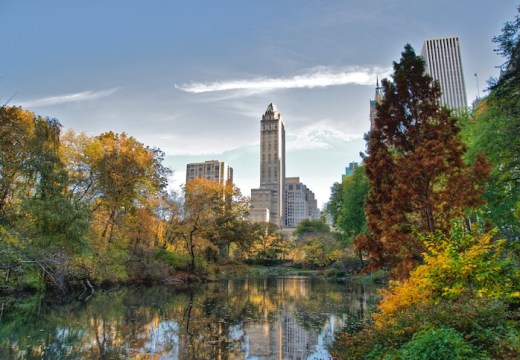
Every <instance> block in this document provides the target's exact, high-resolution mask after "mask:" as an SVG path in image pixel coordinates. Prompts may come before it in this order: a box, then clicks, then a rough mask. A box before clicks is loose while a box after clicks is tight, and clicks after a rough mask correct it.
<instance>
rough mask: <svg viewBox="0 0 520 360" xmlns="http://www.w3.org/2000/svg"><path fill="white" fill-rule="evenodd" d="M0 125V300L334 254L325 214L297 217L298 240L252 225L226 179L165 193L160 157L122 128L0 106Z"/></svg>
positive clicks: (169, 280) (308, 261) (317, 263)
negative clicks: (71, 125) (65, 124)
mask: <svg viewBox="0 0 520 360" xmlns="http://www.w3.org/2000/svg"><path fill="white" fill-rule="evenodd" d="M0 124H1V126H0V243H1V245H2V246H1V248H0V279H1V281H0V294H1V295H13V294H29V293H35V292H43V291H48V290H51V291H55V290H58V291H59V292H61V293H63V294H68V295H70V294H78V293H80V294H81V297H88V296H90V295H92V294H93V293H94V292H95V289H96V288H99V287H107V286H108V287H117V286H120V285H121V284H154V283H163V284H177V283H181V282H193V281H201V280H211V279H216V278H217V276H219V275H221V273H222V272H226V271H228V270H229V271H231V270H233V269H234V268H237V269H243V268H244V266H243V264H244V263H249V264H261V265H272V264H277V265H280V264H282V263H284V262H287V260H290V261H293V260H294V261H295V262H297V263H298V264H299V265H300V266H303V267H311V268H321V267H324V266H327V265H330V264H331V263H333V262H334V261H335V260H336V259H337V257H338V254H339V252H340V250H339V247H338V243H337V241H336V238H335V236H334V235H333V234H332V233H331V232H330V229H329V228H328V226H327V225H326V224H325V223H324V222H323V220H318V221H307V222H304V223H302V224H301V225H300V227H301V229H300V230H298V231H299V232H298V233H299V234H300V236H299V237H298V239H297V240H291V239H289V235H288V234H287V233H283V232H280V229H278V227H277V226H275V225H273V224H270V223H264V224H252V223H251V222H250V220H249V216H248V215H249V207H250V203H249V199H248V198H247V197H245V196H243V195H242V194H241V192H240V190H239V189H238V188H237V187H236V186H234V185H233V184H225V185H223V184H220V183H218V182H216V181H211V180H208V179H200V178H196V179H194V180H191V181H189V182H188V183H186V184H185V185H184V186H183V187H182V189H181V190H180V191H172V190H171V189H170V190H169V189H168V186H167V185H168V183H167V180H168V177H169V176H170V175H171V173H172V171H171V170H170V169H169V168H167V167H166V166H164V165H163V161H164V153H163V152H162V151H161V150H159V149H156V148H151V147H148V146H146V145H144V144H142V143H140V142H139V141H138V140H137V139H135V138H134V137H132V136H130V135H128V134H126V133H121V134H116V133H114V132H111V131H109V132H106V133H103V134H100V135H97V136H88V135H86V134H84V133H77V132H75V131H74V130H72V129H69V130H67V131H63V129H62V126H61V125H60V123H59V122H58V120H56V119H49V118H46V117H43V116H38V115H35V114H34V113H32V112H30V111H27V110H24V109H22V108H21V107H14V106H6V105H4V106H2V107H0ZM304 234H306V235H305V236H304ZM219 273H220V274H219Z"/></svg>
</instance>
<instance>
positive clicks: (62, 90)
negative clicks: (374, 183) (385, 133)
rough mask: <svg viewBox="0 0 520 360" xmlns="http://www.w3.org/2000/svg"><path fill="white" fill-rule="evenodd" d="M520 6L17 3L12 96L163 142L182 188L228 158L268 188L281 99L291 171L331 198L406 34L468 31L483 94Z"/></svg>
mask: <svg viewBox="0 0 520 360" xmlns="http://www.w3.org/2000/svg"><path fill="white" fill-rule="evenodd" d="M516 5H517V3H516V2H513V1H502V2H498V3H497V2H488V1H484V0H480V1H460V2H456V3H453V2H448V1H447V0H446V1H444V0H443V1H435V2H433V1H426V2H421V3H418V4H415V3H412V2H409V1H395V2H391V3H387V2H384V1H382V0H380V1H375V2H371V3H366V4H365V3H364V2H361V1H348V2H343V1H332V2H328V3H319V2H310V1H309V2H296V1H288V2H284V3H278V2H274V1H273V2H270V1H266V2H261V3H260V2H259V3H250V2H248V3H243V2H239V1H236V2H235V1H232V2H229V3H226V5H225V6H223V5H221V4H214V3H211V2H204V1H201V2H198V3H194V4H192V3H189V4H188V3H186V4H172V3H169V2H166V1H157V2H154V4H153V5H150V4H144V3H141V4H140V3H138V2H130V3H129V2H126V1H124V2H123V1H113V2H110V3H105V2H98V1H93V2H89V3H88V4H86V3H85V4H73V3H70V2H65V1H51V2H45V3H41V2H37V1H25V2H19V1H14V0H7V1H3V2H2V3H1V4H0V11H1V12H2V14H5V15H6V16H4V18H3V20H2V22H1V24H0V29H1V30H2V33H4V34H6V36H5V39H4V44H3V47H4V49H8V51H4V53H3V56H2V57H1V58H0V102H1V103H2V104H9V105H21V106H23V107H24V108H27V109H29V110H31V111H34V112H35V113H37V114H41V115H44V116H49V117H54V118H57V119H58V120H59V121H60V122H61V123H62V124H63V126H64V128H72V129H74V130H76V131H85V132H86V133H87V134H89V135H97V134H100V133H102V132H105V131H109V130H112V131H114V132H119V133H121V132H126V133H127V134H129V135H131V136H133V137H135V138H137V139H138V140H139V141H141V142H143V143H144V144H146V145H148V146H151V147H159V148H161V149H162V150H163V151H165V152H166V160H165V165H167V166H170V167H171V168H173V169H174V170H175V174H174V177H173V178H172V179H171V187H172V188H175V189H178V187H179V185H180V184H182V183H184V180H185V178H186V174H185V169H186V164H188V163H194V162H200V161H204V160H207V159H219V160H220V161H225V162H226V163H228V164H230V165H231V166H233V168H234V170H235V182H236V183H237V185H238V186H239V187H240V188H241V190H242V193H243V194H249V190H250V189H251V188H254V187H256V186H258V179H259V177H260V174H259V163H258V159H259V146H258V145H259V139H258V118H259V116H261V114H262V113H263V111H264V110H265V105H266V104H269V103H271V102H273V103H275V104H277V105H278V106H279V107H280V108H281V109H283V114H284V121H285V124H286V129H287V155H286V156H287V169H286V176H287V177H292V176H299V177H300V178H301V180H302V182H304V183H305V184H306V185H308V186H309V188H311V189H312V190H313V191H314V192H315V193H316V197H317V199H318V201H319V203H320V205H322V204H323V203H324V202H326V201H327V200H328V195H329V189H330V186H331V185H332V184H333V183H334V182H337V181H341V174H342V172H343V170H344V168H345V166H347V164H348V163H350V162H353V161H359V155H358V154H359V152H360V151H363V150H364V149H365V144H364V140H363V134H364V133H365V132H367V131H368V129H369V126H370V124H369V121H368V118H369V108H368V102H369V99H371V98H372V97H373V94H374V87H375V83H376V78H377V77H378V76H379V79H382V78H383V77H386V76H388V74H389V71H390V69H391V65H392V61H398V60H399V57H400V53H401V51H402V50H403V47H404V45H405V44H406V43H410V44H411V45H412V46H413V47H414V48H415V50H416V52H417V53H419V52H420V50H421V45H422V43H423V41H424V40H425V39H430V38H437V37H445V36H458V37H459V39H460V49H461V57H462V65H463V68H464V72H465V75H466V77H465V82H466V90H467V98H468V99H467V100H468V103H471V101H472V100H473V99H474V98H475V97H476V96H477V95H478V94H477V84H476V81H475V78H474V76H473V74H474V73H477V74H478V76H479V79H480V84H481V86H480V88H481V90H482V89H484V88H485V86H484V85H483V84H484V83H485V81H486V80H487V79H488V78H489V77H491V76H494V77H496V76H498V69H496V68H495V66H498V65H500V64H502V62H503V59H502V58H500V57H499V56H497V55H496V54H494V52H493V48H495V45H494V44H493V43H492V42H491V38H492V37H493V36H495V35H498V34H499V33H500V29H501V28H502V26H503V23H504V22H505V21H507V20H509V19H510V18H512V16H513V15H514V14H515V13H516ZM403 24H406V26H403ZM481 93H482V91H481ZM195 138H196V139H197V141H193V139H195ZM310 165H312V166H310Z"/></svg>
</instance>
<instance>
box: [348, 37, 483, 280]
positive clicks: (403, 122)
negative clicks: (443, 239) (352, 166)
mask: <svg viewBox="0 0 520 360" xmlns="http://www.w3.org/2000/svg"><path fill="white" fill-rule="evenodd" d="M393 67H394V72H393V74H392V77H391V79H390V80H389V79H384V80H383V82H382V85H383V93H384V100H383V101H382V103H381V104H380V105H379V106H378V109H377V117H376V119H375V126H374V127H373V128H372V129H371V131H370V133H369V134H368V145H367V156H366V158H365V166H366V173H367V177H368V181H369V185H370V192H369V195H368V198H367V202H366V212H367V220H368V230H369V233H368V234H367V235H362V236H360V237H358V238H357V239H356V245H357V246H358V248H359V249H360V250H363V251H365V252H367V253H368V257H369V261H370V266H371V268H375V267H380V266H384V265H390V266H395V267H396V268H395V269H394V274H396V275H397V276H402V277H404V276H407V274H408V272H409V271H410V270H411V269H412V268H413V267H414V266H415V265H416V264H417V263H418V262H420V261H421V253H422V252H423V251H424V247H423V244H422V242H421V241H419V240H418V239H417V237H416V235H415V234H414V233H415V232H419V233H434V232H436V231H440V232H442V233H445V234H449V232H450V229H451V223H452V220H453V219H456V218H461V217H463V216H464V212H465V210H466V209H468V208H472V207H476V206H477V205H479V204H480V203H481V200H480V198H481V194H482V191H483V182H484V180H485V179H486V176H487V174H488V171H489V165H488V164H487V162H486V161H485V160H484V159H483V157H481V156H479V157H478V158H477V160H476V161H475V164H474V166H472V167H469V166H467V165H466V164H465V163H464V161H463V159H462V156H463V154H464V152H465V151H466V148H465V145H464V144H463V142H462V141H461V137H460V134H459V127H458V124H457V121H456V119H455V118H454V117H453V116H452V115H451V113H450V111H449V110H448V109H447V108H444V107H441V106H440V104H439V98H440V94H441V91H440V87H439V84H438V82H436V81H433V80H432V78H431V77H430V76H429V75H427V74H425V65H424V60H423V59H422V58H420V57H419V56H417V55H416V54H415V51H414V50H413V48H412V47H411V46H410V45H406V46H405V49H404V52H403V53H402V57H401V60H400V61H399V62H394V66H393Z"/></svg>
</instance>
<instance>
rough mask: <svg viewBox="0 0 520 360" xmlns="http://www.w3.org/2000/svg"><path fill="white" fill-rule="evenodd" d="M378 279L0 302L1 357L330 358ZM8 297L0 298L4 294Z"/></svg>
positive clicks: (362, 312) (239, 283) (234, 283)
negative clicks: (65, 301)
mask: <svg viewBox="0 0 520 360" xmlns="http://www.w3.org/2000/svg"><path fill="white" fill-rule="evenodd" d="M376 294H377V291H376V288H375V286H372V285H370V286H369V285H362V284H352V283H347V284H336V283H331V282H326V281H323V280H319V279H312V278H308V277H273V278H261V279H257V278H255V279H242V280H223V281H220V282H215V283H209V284H201V285H197V286H193V287H189V288H184V289H175V288H169V287H164V286H155V287H149V288H145V287H142V288H125V289H122V290H119V291H111V292H97V293H96V294H95V296H94V297H92V298H90V299H89V300H88V301H87V302H71V303H68V304H66V305H53V304H46V303H45V301H42V299H34V298H28V299H25V300H24V302H16V311H15V310H14V309H13V308H12V306H9V305H7V306H5V303H6V300H5V299H4V300H3V301H4V302H3V303H2V304H0V307H1V310H2V312H1V315H0V316H1V317H0V358H1V359H91V358H99V359H205V360H206V359H230V360H231V359H258V360H260V359H300V360H304V359H330V355H329V353H328V351H327V346H328V345H329V344H330V343H331V342H332V341H333V339H334V334H335V332H337V331H338V330H340V329H341V328H342V327H343V326H345V325H347V324H348V323H349V322H352V321H356V320H358V319H360V318H363V317H366V316H368V313H367V309H368V308H369V307H370V306H372V305H373V304H374V303H375V301H376V296H377V295H376ZM1 301H2V299H0V302H1Z"/></svg>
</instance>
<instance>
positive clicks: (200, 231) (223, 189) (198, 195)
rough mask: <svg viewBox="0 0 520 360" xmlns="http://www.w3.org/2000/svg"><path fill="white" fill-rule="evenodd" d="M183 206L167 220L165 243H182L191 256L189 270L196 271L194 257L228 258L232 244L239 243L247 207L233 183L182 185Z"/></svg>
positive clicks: (200, 181)
mask: <svg viewBox="0 0 520 360" xmlns="http://www.w3.org/2000/svg"><path fill="white" fill-rule="evenodd" d="M183 200H184V201H183V203H182V204H181V206H179V208H178V209H177V210H176V211H175V213H174V214H173V216H172V217H171V219H170V224H169V227H170V228H169V229H168V231H167V233H168V240H169V241H170V242H177V241H181V242H183V243H184V244H185V249H186V251H187V253H188V254H189V256H190V265H189V270H190V271H191V272H194V271H195V268H196V263H195V261H196V258H197V257H200V256H202V255H203V254H204V253H205V254H206V257H207V259H208V260H215V257H214V256H213V255H212V253H215V254H217V255H221V256H224V257H225V256H227V251H228V249H229V246H230V244H231V243H235V242H239V241H241V240H242V234H243V232H242V230H243V229H244V222H247V215H248V205H247V202H246V199H245V198H244V197H243V196H242V195H241V194H240V191H239V190H238V189H237V188H236V187H234V186H233V185H232V184H227V185H222V184H220V183H218V182H217V181H213V180H208V179H203V178H195V179H192V180H190V181H188V182H187V183H186V185H185V186H184V197H183Z"/></svg>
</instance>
